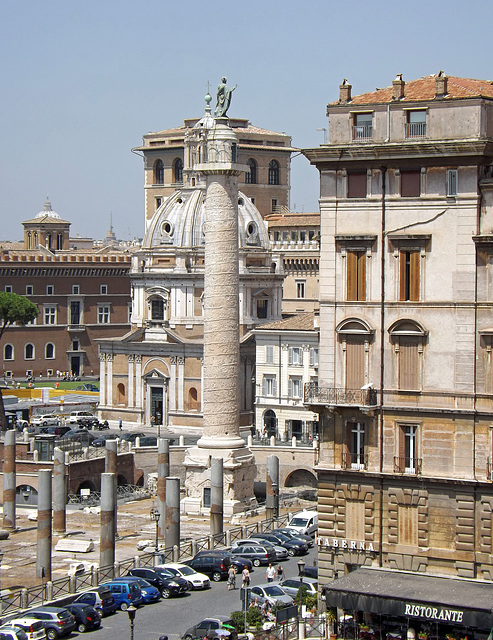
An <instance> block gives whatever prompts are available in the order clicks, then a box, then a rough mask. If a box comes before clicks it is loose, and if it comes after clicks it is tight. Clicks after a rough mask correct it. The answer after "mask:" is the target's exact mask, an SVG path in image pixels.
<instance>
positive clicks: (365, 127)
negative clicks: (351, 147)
mask: <svg viewBox="0 0 493 640" xmlns="http://www.w3.org/2000/svg"><path fill="white" fill-rule="evenodd" d="M372 137H373V113H355V114H354V125H353V140H371V138H372Z"/></svg>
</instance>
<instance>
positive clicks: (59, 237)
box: [56, 233, 63, 251]
mask: <svg viewBox="0 0 493 640" xmlns="http://www.w3.org/2000/svg"><path fill="white" fill-rule="evenodd" d="M56 248H57V250H58V251H61V250H62V249H63V233H57V234H56Z"/></svg>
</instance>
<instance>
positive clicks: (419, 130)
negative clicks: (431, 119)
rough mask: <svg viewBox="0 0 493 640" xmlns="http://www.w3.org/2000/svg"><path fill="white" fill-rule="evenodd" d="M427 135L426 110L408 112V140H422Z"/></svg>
mask: <svg viewBox="0 0 493 640" xmlns="http://www.w3.org/2000/svg"><path fill="white" fill-rule="evenodd" d="M425 135H426V110H424V109H419V110H418V111H408V112H407V127H406V137H407V138H421V137H422V136H425Z"/></svg>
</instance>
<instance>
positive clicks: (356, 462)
mask: <svg viewBox="0 0 493 640" xmlns="http://www.w3.org/2000/svg"><path fill="white" fill-rule="evenodd" d="M346 449H347V455H346V460H345V465H344V466H345V468H350V469H364V468H365V465H366V460H365V425H364V424H363V423H362V422H347V423H346Z"/></svg>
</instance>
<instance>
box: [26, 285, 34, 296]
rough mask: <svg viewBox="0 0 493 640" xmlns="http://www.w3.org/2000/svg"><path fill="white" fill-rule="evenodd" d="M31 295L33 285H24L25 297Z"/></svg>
mask: <svg viewBox="0 0 493 640" xmlns="http://www.w3.org/2000/svg"><path fill="white" fill-rule="evenodd" d="M32 295H33V285H32V284H26V296H32Z"/></svg>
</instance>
